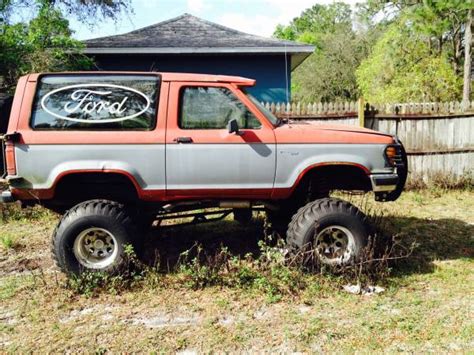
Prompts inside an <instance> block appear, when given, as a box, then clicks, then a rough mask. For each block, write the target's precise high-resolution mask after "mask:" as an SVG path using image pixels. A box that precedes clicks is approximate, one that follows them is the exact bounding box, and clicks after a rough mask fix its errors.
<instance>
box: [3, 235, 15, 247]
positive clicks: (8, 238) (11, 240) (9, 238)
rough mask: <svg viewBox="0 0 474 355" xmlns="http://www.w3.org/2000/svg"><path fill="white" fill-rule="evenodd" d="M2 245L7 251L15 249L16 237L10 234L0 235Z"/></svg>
mask: <svg viewBox="0 0 474 355" xmlns="http://www.w3.org/2000/svg"><path fill="white" fill-rule="evenodd" d="M0 245H1V246H2V247H3V248H4V249H7V250H8V249H13V248H14V246H15V237H14V236H13V235H12V234H9V233H6V234H2V235H0Z"/></svg>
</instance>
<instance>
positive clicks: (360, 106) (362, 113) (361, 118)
mask: <svg viewBox="0 0 474 355" xmlns="http://www.w3.org/2000/svg"><path fill="white" fill-rule="evenodd" d="M357 103H358V105H357V106H358V107H357V108H358V110H357V114H358V116H359V126H361V127H365V107H364V98H363V97H362V96H361V97H360V98H359V101H358V102H357Z"/></svg>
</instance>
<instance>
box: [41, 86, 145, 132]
mask: <svg viewBox="0 0 474 355" xmlns="http://www.w3.org/2000/svg"><path fill="white" fill-rule="evenodd" d="M150 105H151V101H150V99H149V98H148V96H147V95H145V94H144V93H142V92H140V91H138V90H135V89H132V88H130V87H126V86H121V85H113V84H93V83H92V84H77V85H70V86H65V87H62V88H59V89H55V90H52V91H50V92H49V93H47V94H46V95H44V96H43V98H42V99H41V107H42V108H43V110H45V111H46V112H47V113H49V114H50V115H53V116H54V117H57V118H60V119H62V120H67V121H73V122H82V123H111V122H119V121H125V120H129V119H132V118H134V117H138V116H140V115H142V114H143V113H145V112H146V111H147V110H148V108H149V107H150Z"/></svg>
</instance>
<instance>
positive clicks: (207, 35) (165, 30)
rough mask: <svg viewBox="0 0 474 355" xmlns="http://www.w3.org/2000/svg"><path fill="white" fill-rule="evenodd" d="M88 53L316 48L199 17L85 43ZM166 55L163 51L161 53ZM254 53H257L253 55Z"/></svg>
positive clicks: (291, 50) (290, 50)
mask: <svg viewBox="0 0 474 355" xmlns="http://www.w3.org/2000/svg"><path fill="white" fill-rule="evenodd" d="M84 43H85V44H86V47H87V49H94V48H116V49H118V48H135V49H139V48H143V49H146V48H148V49H151V48H155V49H164V48H166V49H172V48H181V49H183V48H195V49H209V50H211V49H212V48H219V49H221V48H234V49H235V48H239V49H240V48H248V49H252V48H253V49H255V48H259V49H260V50H261V51H262V52H264V51H265V49H272V48H273V50H271V51H274V49H276V48H279V49H280V50H284V49H285V48H286V49H287V52H289V53H293V52H312V51H313V50H314V47H313V46H309V45H307V44H303V43H298V42H293V41H285V40H279V39H275V38H265V37H260V36H256V35H251V34H248V33H244V32H240V31H237V30H234V29H232V28H228V27H225V26H222V25H219V24H216V23H213V22H209V21H206V20H203V19H201V18H199V17H196V16H193V15H190V14H184V15H181V16H178V17H175V18H173V19H170V20H167V21H163V22H159V23H157V24H154V25H151V26H147V27H143V28H140V29H138V30H135V31H132V32H128V33H125V34H121V35H115V36H108V37H100V38H95V39H90V40H86V41H84ZM161 52H162V51H161ZM252 52H253V51H252Z"/></svg>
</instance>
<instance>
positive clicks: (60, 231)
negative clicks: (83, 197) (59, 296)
mask: <svg viewBox="0 0 474 355" xmlns="http://www.w3.org/2000/svg"><path fill="white" fill-rule="evenodd" d="M137 234H138V233H137V229H136V227H135V224H134V221H133V219H132V218H131V216H130V214H129V213H128V212H127V210H126V208H125V206H124V205H122V204H120V203H117V202H113V201H107V200H91V201H86V202H82V203H80V204H78V205H76V206H74V207H73V208H71V209H70V210H69V211H68V212H66V214H65V215H64V216H63V218H62V219H61V221H60V222H59V224H58V226H57V227H56V229H55V231H54V234H53V246H52V252H53V258H54V260H55V262H56V265H57V266H58V267H59V268H60V269H61V271H63V272H65V273H67V274H80V273H81V272H83V271H104V272H109V273H111V272H114V271H117V270H120V269H121V268H122V267H124V266H125V264H126V260H125V257H124V256H125V246H126V245H127V244H131V245H133V243H135V244H136V241H137V237H138V235H137Z"/></svg>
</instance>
